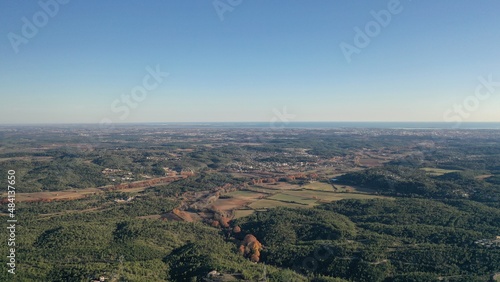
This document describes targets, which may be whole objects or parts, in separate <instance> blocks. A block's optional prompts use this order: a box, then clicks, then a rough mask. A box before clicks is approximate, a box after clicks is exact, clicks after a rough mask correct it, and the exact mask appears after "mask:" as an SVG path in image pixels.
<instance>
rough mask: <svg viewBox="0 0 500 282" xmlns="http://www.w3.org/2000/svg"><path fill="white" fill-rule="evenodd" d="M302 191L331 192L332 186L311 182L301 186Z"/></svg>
mask: <svg viewBox="0 0 500 282" xmlns="http://www.w3.org/2000/svg"><path fill="white" fill-rule="evenodd" d="M302 188H304V189H308V190H315V191H330V192H331V191H333V186H332V185H331V184H328V183H324V182H313V183H309V184H307V185H304V186H302Z"/></svg>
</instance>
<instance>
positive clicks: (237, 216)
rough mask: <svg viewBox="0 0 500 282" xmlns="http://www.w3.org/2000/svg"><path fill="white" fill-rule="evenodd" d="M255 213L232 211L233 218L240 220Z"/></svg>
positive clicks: (250, 211) (252, 211)
mask: <svg viewBox="0 0 500 282" xmlns="http://www.w3.org/2000/svg"><path fill="white" fill-rule="evenodd" d="M254 212H255V211H254V210H235V211H234V218H235V219H236V218H241V217H245V216H249V215H251V214H253V213H254Z"/></svg>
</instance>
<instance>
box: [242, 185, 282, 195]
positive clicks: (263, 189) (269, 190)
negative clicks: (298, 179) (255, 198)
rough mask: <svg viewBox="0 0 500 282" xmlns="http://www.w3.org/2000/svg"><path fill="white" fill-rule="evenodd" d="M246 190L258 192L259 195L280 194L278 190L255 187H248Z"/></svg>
mask: <svg viewBox="0 0 500 282" xmlns="http://www.w3.org/2000/svg"><path fill="white" fill-rule="evenodd" d="M248 190H250V191H255V192H259V193H265V194H277V193H280V192H281V190H280V189H270V188H262V187H256V186H251V187H248Z"/></svg>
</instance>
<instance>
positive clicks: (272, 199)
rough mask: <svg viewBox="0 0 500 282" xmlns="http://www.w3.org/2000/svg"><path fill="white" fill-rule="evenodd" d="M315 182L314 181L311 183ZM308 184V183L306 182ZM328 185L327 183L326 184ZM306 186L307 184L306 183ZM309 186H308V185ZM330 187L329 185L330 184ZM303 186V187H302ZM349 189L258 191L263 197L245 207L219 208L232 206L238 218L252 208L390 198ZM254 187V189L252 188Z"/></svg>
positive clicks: (259, 189) (255, 189)
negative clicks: (348, 191) (344, 191)
mask: <svg viewBox="0 0 500 282" xmlns="http://www.w3.org/2000/svg"><path fill="white" fill-rule="evenodd" d="M312 184H316V183H312ZM320 184H326V183H320ZM308 185H309V184H308ZM326 185H329V184H326ZM306 186H307V185H306ZM309 187H310V186H309ZM330 187H331V185H330ZM251 188H252V191H250V194H251V193H256V192H253V191H259V192H264V191H262V190H263V189H265V188H259V187H251ZM304 188H305V187H304ZM313 188H319V189H325V188H326V186H325V185H316V186H313ZM347 188H348V189H349V190H352V191H356V192H354V193H339V192H334V191H332V190H330V191H322V190H312V189H295V190H290V189H287V190H274V189H273V190H272V193H269V194H265V193H258V194H260V195H264V197H265V198H260V197H259V198H255V197H254V199H253V200H252V199H247V200H248V201H247V202H245V207H244V208H243V205H241V206H239V208H243V209H238V207H237V204H236V203H235V202H234V203H233V204H232V205H231V206H224V207H223V208H220V209H221V210H223V209H227V208H231V207H232V208H233V213H234V217H235V218H240V217H244V216H248V215H250V214H252V213H253V210H265V209H270V208H275V207H291V208H311V207H314V206H316V205H319V204H322V203H329V202H333V201H339V200H344V199H392V198H390V197H385V196H379V195H374V194H368V193H361V192H359V191H360V190H359V189H357V188H355V187H351V186H349V187H345V189H347ZM253 189H254V190H253ZM266 190H271V189H266ZM241 192H247V193H241ZM248 192H249V191H238V192H232V193H230V194H229V195H231V194H235V195H240V194H241V195H246V194H248ZM224 200H241V201H242V203H243V200H242V199H224ZM248 208H251V209H253V210H249V209H248Z"/></svg>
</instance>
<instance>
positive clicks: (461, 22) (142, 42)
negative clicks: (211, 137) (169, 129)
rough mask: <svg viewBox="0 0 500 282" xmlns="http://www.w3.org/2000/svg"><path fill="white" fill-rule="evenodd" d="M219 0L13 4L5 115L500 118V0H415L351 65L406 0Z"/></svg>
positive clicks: (26, 118)
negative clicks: (152, 75)
mask: <svg viewBox="0 0 500 282" xmlns="http://www.w3.org/2000/svg"><path fill="white" fill-rule="evenodd" d="M60 1H61V2H63V1H62V0H60ZM217 1H218V2H217ZM217 1H216V3H218V4H219V6H218V7H226V8H227V7H229V10H226V11H223V10H219V13H218V12H217V10H216V8H215V7H214V2H213V1H206V0H192V1H186V0H177V1H160V0H156V1H153V0H151V1H97V0H89V1H77V0H72V1H71V0H65V2H68V3H66V4H61V3H59V2H56V0H41V1H39V2H38V1H19V0H5V1H1V2H0V36H1V37H0V98H1V100H2V102H1V103H0V123H35V122H36V123H38V122H41V123H75V122H84V123H98V122H101V121H102V120H104V119H105V120H107V121H111V122H181V121H270V120H273V118H274V119H275V118H276V111H278V112H282V113H283V111H284V109H285V108H286V112H287V113H288V114H290V115H293V117H290V120H293V121H444V120H445V119H450V120H453V119H454V118H460V119H461V120H462V121H497V122H500V111H499V109H500V87H499V85H498V83H496V84H494V87H490V90H489V91H488V92H487V94H488V95H487V96H488V97H487V98H485V97H486V96H485V95H486V94H484V95H483V96H481V97H483V98H482V99H477V96H476V97H475V96H474V95H475V90H476V88H477V87H478V85H480V84H481V83H480V80H479V79H478V78H479V77H484V78H488V76H490V75H491V76H492V80H493V81H499V82H500V68H499V66H500V36H498V28H499V27H500V17H498V11H500V2H499V1H495V0H490V1H464V0H455V1H451V0H447V1H430V0H425V1H410V0H401V1H399V5H398V9H399V10H400V12H399V13H397V14H391V20H390V22H388V24H386V26H381V25H380V24H379V27H380V29H379V30H378V31H377V30H374V31H377V32H373V33H372V35H373V37H369V38H370V42H369V44H368V45H367V46H363V48H358V51H359V52H358V53H355V54H352V56H351V57H350V59H351V60H350V62H349V61H348V60H347V59H346V57H345V56H344V53H343V51H342V49H341V48H340V44H341V43H342V42H344V43H346V44H350V45H351V46H354V47H356V44H355V40H354V38H355V35H356V32H355V29H354V28H356V27H358V28H360V29H361V30H365V28H366V26H367V25H369V23H370V22H371V21H374V17H373V15H372V14H371V12H372V11H375V12H379V11H382V10H387V11H389V9H388V6H389V5H396V4H397V3H396V2H397V1H396V0H390V1H388V0H376V1H360V0H342V1H327V0H321V1H320V0H317V1H298V0H289V1H277V0H251V1H250V0H242V1H237V0H217ZM391 1H396V2H391ZM239 2H241V3H239ZM40 3H42V4H40ZM43 3H51V5H49V4H47V5H49V6H48V7H49V8H50V9H49V11H52V12H51V13H52V15H49V12H45V10H44V9H43V6H44V5H45V4H43ZM54 3H56V4H55V5H54ZM231 4H233V6H231ZM227 5H229V6H227ZM55 7H57V8H55ZM54 11H55V12H54ZM221 11H222V12H221ZM43 13H45V17H46V18H45V22H46V24H45V23H44V15H42V14H43ZM221 13H222V18H221V17H220V16H219V14H221ZM389 13H391V12H390V11H389ZM23 18H25V19H26V20H27V21H28V22H29V24H31V25H34V26H35V28H37V29H38V30H37V31H36V32H32V33H33V34H30V33H23V26H24V25H26V22H25V21H23ZM37 23H38V25H37ZM24 29H26V27H25V28H24ZM28 36H29V37H31V38H28ZM13 38H14V39H13ZM19 38H24V39H19ZM21 41H22V43H20V42H21ZM13 42H14V43H13ZM356 48H357V47H356ZM16 49H17V52H16ZM157 67H158V68H159V69H160V70H161V72H168V73H169V75H168V77H165V78H164V79H163V78H162V79H161V80H162V81H161V82H158V83H156V82H155V83H153V84H155V85H154V87H150V88H151V89H150V90H146V94H145V95H143V96H140V97H141V98H140V99H137V100H134V97H139V96H137V95H136V96H130V95H131V93H132V92H133V91H134V90H137V89H141V87H143V80H144V79H145V77H146V76H148V75H149V72H148V71H147V68H150V69H155V68H157ZM146 79H147V78H146ZM153 82H154V81H153ZM142 89H144V88H142ZM486 89H487V88H486V87H484V88H483V91H486ZM137 93H143V92H137ZM124 95H125V96H129V99H130V97H132V98H131V99H132V102H130V100H129V103H126V102H124V101H123V97H124ZM141 95H142V94H141ZM474 99H475V100H474ZM464 103H466V104H467V103H469V106H468V107H466V108H465V110H464V109H462V110H461V111H462V112H459V111H458V110H457V109H456V108H454V106H457V105H458V106H461V107H462V108H463V106H464ZM471 103H472V104H471ZM125 108H126V109H125Z"/></svg>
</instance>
